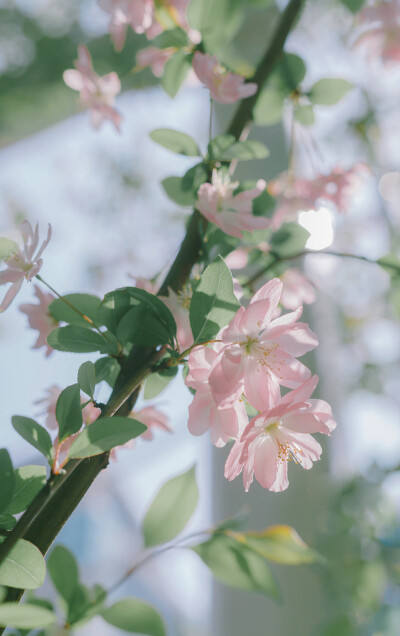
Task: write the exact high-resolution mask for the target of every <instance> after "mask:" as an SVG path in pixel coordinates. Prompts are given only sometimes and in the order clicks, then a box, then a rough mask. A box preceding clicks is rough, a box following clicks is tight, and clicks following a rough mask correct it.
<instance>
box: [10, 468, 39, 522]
mask: <svg viewBox="0 0 400 636" xmlns="http://www.w3.org/2000/svg"><path fill="white" fill-rule="evenodd" d="M15 478H16V481H15V491H14V496H13V499H12V501H11V503H10V505H9V506H8V508H7V512H8V513H10V514H12V515H15V514H18V513H19V512H23V511H24V510H25V509H26V508H27V507H28V506H29V504H30V503H31V502H32V501H33V499H34V498H35V497H36V495H37V494H38V492H40V491H41V490H42V488H43V486H44V485H45V483H46V468H45V466H22V467H21V468H17V470H16V471H15Z"/></svg>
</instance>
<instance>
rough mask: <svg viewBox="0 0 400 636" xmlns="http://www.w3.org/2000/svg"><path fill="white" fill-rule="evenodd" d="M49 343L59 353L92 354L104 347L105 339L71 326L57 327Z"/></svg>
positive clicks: (49, 338) (95, 333) (94, 332)
mask: <svg viewBox="0 0 400 636" xmlns="http://www.w3.org/2000/svg"><path fill="white" fill-rule="evenodd" d="M47 342H48V343H49V345H50V346H51V347H53V349H56V350H57V351H69V352H71V353H90V352H92V351H100V349H102V348H103V347H104V344H105V340H104V338H103V337H102V336H101V335H100V334H99V333H97V332H96V331H91V330H90V329H85V328H84V327H78V326H75V325H70V326H67V327H57V329H54V331H52V332H51V334H50V335H49V336H48V338H47Z"/></svg>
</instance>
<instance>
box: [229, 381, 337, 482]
mask: <svg viewBox="0 0 400 636" xmlns="http://www.w3.org/2000/svg"><path fill="white" fill-rule="evenodd" d="M317 383H318V377H317V376H316V375H314V376H313V377H312V378H310V379H309V380H307V381H306V382H305V383H304V384H302V385H301V386H300V387H298V388H297V389H295V390H294V391H289V392H288V393H287V394H286V395H285V396H284V397H283V398H281V397H280V396H279V395H276V396H275V399H274V402H273V403H268V400H266V401H265V406H264V408H263V410H262V412H261V413H259V415H257V416H256V417H254V418H253V419H252V420H251V421H250V422H249V424H248V426H247V428H246V430H245V431H244V433H243V435H242V438H241V440H240V441H238V442H236V443H235V445H234V446H233V448H232V450H231V452H230V454H229V456H228V459H227V461H226V464H225V477H226V478H227V479H229V480H232V479H235V477H237V476H238V475H239V474H240V473H241V472H242V471H243V483H244V488H245V490H246V492H247V491H248V490H249V487H250V484H251V483H252V481H253V478H254V477H255V478H256V480H257V481H258V482H259V484H261V486H262V487H263V488H268V490H271V491H272V492H281V491H282V490H286V488H287V487H288V485H289V481H288V475H287V470H288V462H290V461H292V460H293V461H294V462H295V463H296V464H301V466H302V467H303V468H305V469H306V470H308V469H310V468H312V465H313V462H316V461H318V460H319V459H320V456H321V453H322V448H321V446H320V445H319V444H318V442H317V441H316V440H315V439H314V438H313V437H312V435H311V433H324V435H330V434H331V431H333V430H334V429H335V428H336V422H335V420H334V419H333V415H332V410H331V407H330V406H329V404H327V403H326V402H323V401H322V400H312V399H310V396H311V394H312V392H313V391H314V389H315V387H316V385H317Z"/></svg>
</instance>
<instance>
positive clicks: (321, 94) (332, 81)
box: [307, 78, 354, 106]
mask: <svg viewBox="0 0 400 636" xmlns="http://www.w3.org/2000/svg"><path fill="white" fill-rule="evenodd" d="M352 88H354V87H353V84H352V83H351V82H348V81H347V80H344V79H340V78H328V79H321V80H319V81H318V82H316V83H315V84H314V85H313V86H312V87H311V88H310V90H309V92H308V93H307V95H308V97H309V99H310V101H311V102H312V103H313V104H321V105H324V106H332V105H333V104H337V102H340V100H341V99H342V98H343V97H344V96H345V95H347V93H348V92H349V91H351V90H352Z"/></svg>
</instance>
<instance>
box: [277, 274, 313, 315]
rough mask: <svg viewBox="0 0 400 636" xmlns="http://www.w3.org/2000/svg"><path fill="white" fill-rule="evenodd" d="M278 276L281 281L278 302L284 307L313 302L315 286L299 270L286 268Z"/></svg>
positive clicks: (294, 306)
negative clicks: (280, 292)
mask: <svg viewBox="0 0 400 636" xmlns="http://www.w3.org/2000/svg"><path fill="white" fill-rule="evenodd" d="M280 278H281V281H282V283H283V287H282V294H281V300H280V302H281V305H283V306H284V307H285V309H297V307H300V305H303V304H306V305H311V304H312V303H314V302H315V300H316V295H315V287H314V285H313V284H312V283H311V281H310V280H309V279H308V278H307V277H306V276H304V274H303V273H302V272H301V271H300V270H298V269H295V268H294V267H293V268H290V269H287V270H286V272H285V273H284V274H282V276H281V277H280Z"/></svg>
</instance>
